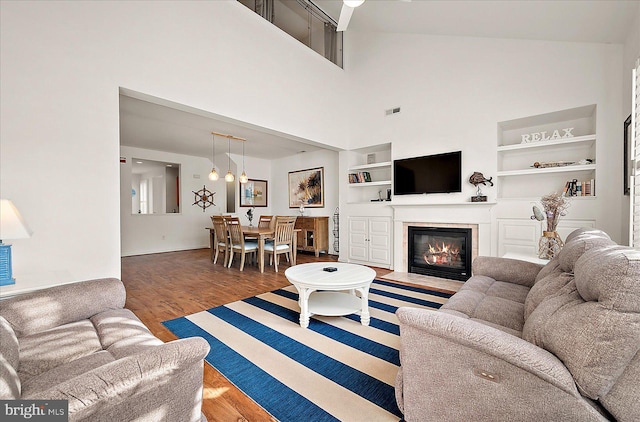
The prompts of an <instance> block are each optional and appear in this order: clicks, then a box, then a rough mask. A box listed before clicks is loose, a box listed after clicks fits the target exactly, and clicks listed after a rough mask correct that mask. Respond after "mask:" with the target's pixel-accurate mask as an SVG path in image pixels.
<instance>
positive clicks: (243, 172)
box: [239, 141, 249, 183]
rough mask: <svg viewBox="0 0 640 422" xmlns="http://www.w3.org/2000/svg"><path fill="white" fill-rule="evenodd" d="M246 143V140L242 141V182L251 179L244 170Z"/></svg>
mask: <svg viewBox="0 0 640 422" xmlns="http://www.w3.org/2000/svg"><path fill="white" fill-rule="evenodd" d="M244 143H245V141H242V174H241V175H240V179H239V180H240V183H247V182H248V181H249V178H248V177H247V173H245V171H244Z"/></svg>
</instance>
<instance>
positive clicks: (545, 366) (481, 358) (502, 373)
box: [396, 308, 601, 421]
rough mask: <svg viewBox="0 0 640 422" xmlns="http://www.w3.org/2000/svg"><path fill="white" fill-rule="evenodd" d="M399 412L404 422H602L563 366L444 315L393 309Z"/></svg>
mask: <svg viewBox="0 0 640 422" xmlns="http://www.w3.org/2000/svg"><path fill="white" fill-rule="evenodd" d="M396 314H397V316H398V319H399V321H400V343H401V346H400V362H401V368H402V371H401V373H400V374H399V378H402V379H401V380H399V382H397V385H396V388H397V389H398V388H400V389H401V391H396V396H397V399H398V402H399V403H398V404H399V407H400V408H401V409H403V411H404V416H405V419H406V420H407V421H418V420H444V421H447V420H487V421H488V420H509V419H514V418H521V419H522V420H535V419H537V418H539V419H540V420H601V416H600V414H599V413H598V412H597V411H595V410H594V409H593V407H591V406H590V405H589V404H587V402H586V401H585V400H584V399H583V398H582V397H581V395H580V393H579V392H578V390H577V388H576V386H575V382H574V380H573V378H572V376H571V374H570V372H569V371H568V370H567V368H566V367H565V366H564V365H563V364H562V362H561V361H560V360H559V359H558V358H556V357H555V356H554V355H552V354H551V353H549V352H547V351H546V350H544V349H541V348H539V347H537V346H535V345H533V344H531V343H529V342H527V341H525V340H522V339H521V338H519V337H516V336H512V335H510V334H507V333H505V332H502V331H500V330H498V329H495V328H493V327H490V326H486V325H483V324H481V323H479V322H476V321H473V320H469V319H464V318H460V317H457V316H454V315H450V314H447V313H445V312H436V311H429V310H422V309H414V308H399V309H398V310H397V312H396Z"/></svg>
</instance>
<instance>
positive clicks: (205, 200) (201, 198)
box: [191, 185, 216, 212]
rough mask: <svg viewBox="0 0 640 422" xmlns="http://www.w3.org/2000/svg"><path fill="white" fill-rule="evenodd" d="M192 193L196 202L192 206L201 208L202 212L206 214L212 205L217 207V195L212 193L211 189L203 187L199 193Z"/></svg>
mask: <svg viewBox="0 0 640 422" xmlns="http://www.w3.org/2000/svg"><path fill="white" fill-rule="evenodd" d="M191 192H193V193H194V195H195V202H194V203H193V204H191V205H197V206H199V207H201V208H202V212H204V210H206V209H207V208H208V207H210V206H211V205H216V204H214V203H213V195H215V194H216V193H215V192H211V191H210V190H209V189H207V186H206V185H205V186H202V189H200V190H198V191H194V190H192V191H191Z"/></svg>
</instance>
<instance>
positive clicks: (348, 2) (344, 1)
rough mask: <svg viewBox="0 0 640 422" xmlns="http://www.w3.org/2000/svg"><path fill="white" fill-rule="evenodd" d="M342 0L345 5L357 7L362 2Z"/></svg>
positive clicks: (358, 0)
mask: <svg viewBox="0 0 640 422" xmlns="http://www.w3.org/2000/svg"><path fill="white" fill-rule="evenodd" d="M342 1H343V3H344V4H345V5H346V6H349V7H358V6H360V5H361V4H362V3H364V0H342Z"/></svg>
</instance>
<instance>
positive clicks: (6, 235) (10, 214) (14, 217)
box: [0, 199, 33, 241]
mask: <svg viewBox="0 0 640 422" xmlns="http://www.w3.org/2000/svg"><path fill="white" fill-rule="evenodd" d="M31 234H33V232H32V231H31V230H30V229H29V227H28V226H27V223H25V222H24V220H23V219H22V216H21V215H20V212H18V209H17V208H16V207H15V206H14V205H13V202H11V201H10V200H8V199H1V200H0V241H1V240H4V239H25V238H27V237H31Z"/></svg>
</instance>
